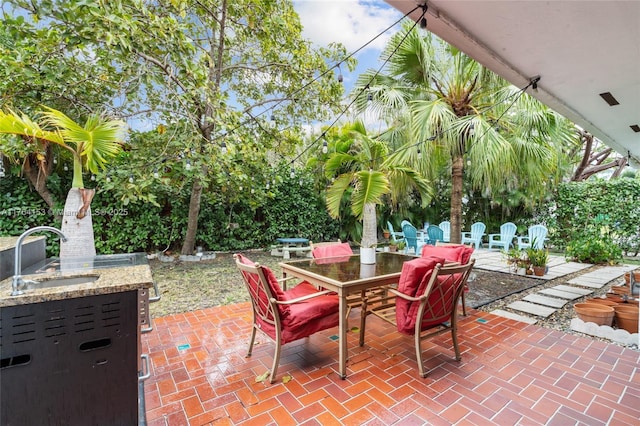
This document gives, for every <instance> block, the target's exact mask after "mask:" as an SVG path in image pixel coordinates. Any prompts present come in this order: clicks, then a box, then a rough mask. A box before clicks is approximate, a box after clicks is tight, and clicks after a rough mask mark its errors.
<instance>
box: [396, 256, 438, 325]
mask: <svg viewBox="0 0 640 426" xmlns="http://www.w3.org/2000/svg"><path fill="white" fill-rule="evenodd" d="M438 263H440V264H443V263H444V258H442V257H440V258H438V257H419V258H417V259H414V260H410V261H408V262H405V263H404V265H402V273H401V274H400V281H399V282H398V291H399V292H401V293H404V294H406V295H408V296H413V297H415V296H416V295H420V294H422V292H424V290H425V286H426V285H427V283H428V282H429V280H430V279H431V273H432V272H433V268H435V266H436V264H438ZM418 305H419V303H418V302H410V301H408V300H405V299H403V298H401V297H396V324H397V326H398V331H400V332H402V333H408V334H412V333H413V327H414V326H415V323H416V314H417V309H418Z"/></svg>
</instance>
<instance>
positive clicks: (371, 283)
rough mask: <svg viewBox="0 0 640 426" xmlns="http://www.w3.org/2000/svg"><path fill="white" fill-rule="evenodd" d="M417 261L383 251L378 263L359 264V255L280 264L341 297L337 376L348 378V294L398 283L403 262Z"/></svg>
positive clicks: (290, 273) (291, 273) (287, 273)
mask: <svg viewBox="0 0 640 426" xmlns="http://www.w3.org/2000/svg"><path fill="white" fill-rule="evenodd" d="M415 258H416V257H415V256H412V255H406V254H400V253H388V252H382V253H376V263H375V264H362V263H360V255H357V254H354V255H351V256H341V257H330V258H323V259H308V260H296V261H290V262H281V263H280V266H281V267H282V273H283V275H284V276H285V277H290V276H292V277H297V278H300V279H303V280H306V281H308V282H310V283H311V284H314V285H316V286H318V287H322V288H326V289H328V290H332V291H335V292H336V293H337V294H338V297H339V311H340V319H339V324H338V346H339V356H338V360H339V361H338V364H339V365H338V375H339V376H340V377H341V378H342V379H345V378H346V377H347V371H346V370H347V367H346V364H347V329H348V319H347V295H349V294H353V293H355V292H358V291H364V290H367V289H370V288H374V287H378V286H382V285H389V284H395V283H397V282H398V281H399V279H400V274H401V272H402V265H403V264H404V262H406V261H408V260H412V259H415Z"/></svg>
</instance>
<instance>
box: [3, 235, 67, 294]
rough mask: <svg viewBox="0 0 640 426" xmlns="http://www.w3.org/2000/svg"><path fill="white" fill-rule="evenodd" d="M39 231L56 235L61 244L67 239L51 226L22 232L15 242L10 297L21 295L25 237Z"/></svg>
mask: <svg viewBox="0 0 640 426" xmlns="http://www.w3.org/2000/svg"><path fill="white" fill-rule="evenodd" d="M41 231H49V232H53V233H55V234H58V235H59V236H60V239H61V240H62V241H63V242H65V241H67V237H66V236H65V235H64V234H63V233H62V231H60V230H59V229H57V228H54V227H52V226H36V227H34V228H31V229H27V230H26V231H24V232H23V233H22V235H20V236H19V237H18V241H17V242H16V247H15V251H16V257H15V261H14V265H13V267H14V269H13V284H12V288H11V290H12V291H11V295H12V296H18V295H20V294H22V290H20V287H22V285H23V283H24V281H23V280H22V243H23V241H24V239H25V238H26V237H27V236H29V235H31V234H33V233H35V232H41Z"/></svg>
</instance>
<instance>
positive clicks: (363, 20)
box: [293, 0, 402, 89]
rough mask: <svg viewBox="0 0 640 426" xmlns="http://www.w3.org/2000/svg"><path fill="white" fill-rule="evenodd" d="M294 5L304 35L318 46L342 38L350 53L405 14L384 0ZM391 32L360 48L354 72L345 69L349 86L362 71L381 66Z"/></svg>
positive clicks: (300, 0)
mask: <svg viewBox="0 0 640 426" xmlns="http://www.w3.org/2000/svg"><path fill="white" fill-rule="evenodd" d="M293 5H294V8H295V10H296V12H297V13H298V15H299V16H300V21H301V23H302V25H303V36H304V38H306V39H308V40H311V41H312V42H313V43H314V44H315V45H317V46H327V45H328V44H329V43H331V42H340V43H342V44H343V45H344V46H345V47H346V49H347V52H349V53H351V52H355V51H356V50H358V49H360V48H361V47H362V46H364V45H365V44H367V43H368V42H369V41H370V40H372V39H373V38H374V37H376V36H377V35H378V34H380V33H381V32H382V31H384V30H385V29H386V28H388V27H389V26H390V25H391V24H393V23H394V22H396V21H397V20H398V19H400V17H401V16H402V14H401V13H400V12H399V11H398V10H396V9H394V8H392V7H391V6H389V5H388V4H387V3H385V2H384V1H382V0H377V1H373V0H293ZM391 34H392V33H391V32H387V33H386V34H384V35H382V36H381V37H378V38H377V39H376V40H375V41H374V42H373V43H371V44H370V45H369V46H367V47H366V48H365V49H363V50H362V51H360V52H358V54H357V55H356V56H355V57H356V59H357V60H358V67H357V69H356V70H355V71H354V72H352V73H349V72H347V71H346V70H344V69H343V70H342V74H343V77H344V83H345V87H346V88H348V89H350V88H351V87H352V86H353V84H354V83H355V81H356V79H357V78H358V75H359V74H360V73H362V72H364V71H365V70H367V69H369V68H374V69H378V68H379V67H380V63H379V62H378V56H379V55H380V52H381V50H382V48H383V47H384V45H385V44H386V42H387V41H388V40H389V37H390V36H391Z"/></svg>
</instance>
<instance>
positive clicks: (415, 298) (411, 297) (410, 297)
mask: <svg viewBox="0 0 640 426" xmlns="http://www.w3.org/2000/svg"><path fill="white" fill-rule="evenodd" d="M387 291H388V292H389V293H393V294H395V295H396V296H398V297H400V298H402V299H404V300H408V301H410V302H420V301H421V300H423V299H424V298H426V295H422V296H421V297H413V296H409V295H406V294H404V293H401V292H399V291H398V290H395V289H393V288H390V289H387Z"/></svg>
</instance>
